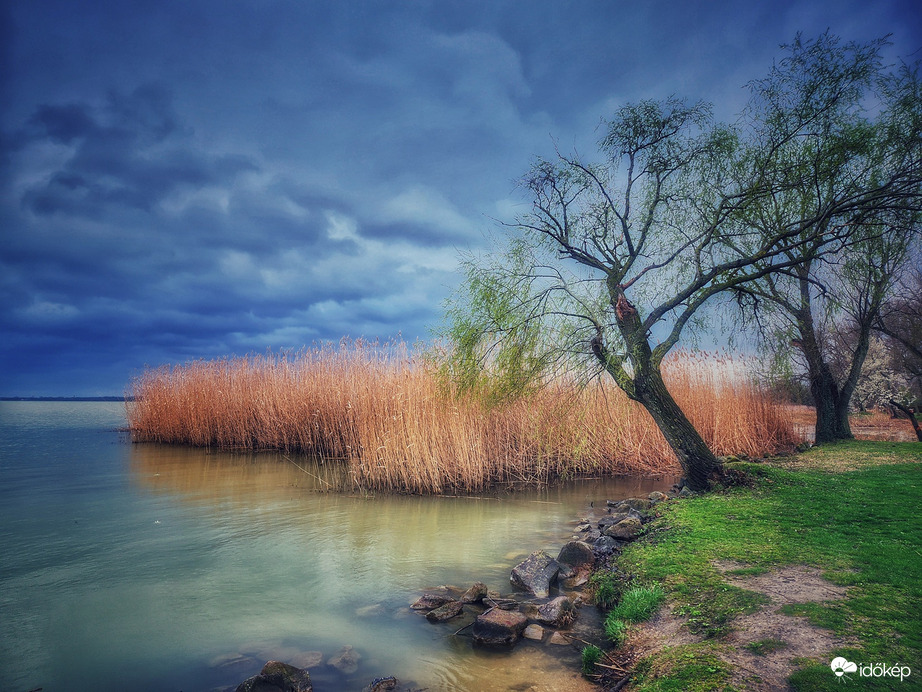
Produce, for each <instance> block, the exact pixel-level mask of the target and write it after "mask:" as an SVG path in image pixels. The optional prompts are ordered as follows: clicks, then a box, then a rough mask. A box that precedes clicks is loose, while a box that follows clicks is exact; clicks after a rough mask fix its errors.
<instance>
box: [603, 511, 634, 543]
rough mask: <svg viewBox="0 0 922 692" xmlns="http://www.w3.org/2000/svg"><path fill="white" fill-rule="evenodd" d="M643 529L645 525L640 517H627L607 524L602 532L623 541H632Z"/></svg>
mask: <svg viewBox="0 0 922 692" xmlns="http://www.w3.org/2000/svg"><path fill="white" fill-rule="evenodd" d="M642 530H643V525H642V524H641V523H640V519H637V518H636V517H627V518H625V519H622V520H621V521H619V522H618V523H617V524H612V525H610V526H606V527H605V529H604V530H603V531H602V533H603V534H605V535H606V536H611V537H612V538H616V539H618V540H621V541H632V540H634V539H635V538H637V537H638V536H639V535H640V532H641V531H642Z"/></svg>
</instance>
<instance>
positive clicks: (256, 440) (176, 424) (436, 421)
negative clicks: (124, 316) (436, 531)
mask: <svg viewBox="0 0 922 692" xmlns="http://www.w3.org/2000/svg"><path fill="white" fill-rule="evenodd" d="M719 366H720V363H719V362H718V361H717V360H716V359H714V358H711V357H706V356H692V355H689V354H681V355H680V356H678V357H677V358H674V359H673V360H672V361H671V362H670V364H669V367H668V368H667V375H668V381H669V383H670V389H671V390H672V391H673V393H674V395H675V396H676V398H677V400H678V401H679V403H680V405H681V406H682V407H683V409H684V410H685V411H686V412H687V413H688V415H689V416H690V418H691V419H692V422H693V423H694V424H695V425H696V426H697V427H698V429H699V430H700V431H701V433H702V435H703V436H704V438H705V439H706V440H707V441H708V443H709V444H710V445H711V447H712V449H714V450H715V452H716V453H718V454H729V453H737V454H739V453H745V454H750V455H762V454H767V453H770V452H772V451H775V450H777V449H778V448H779V447H780V446H782V445H786V444H790V443H791V442H792V441H794V434H793V430H792V427H791V425H790V424H789V422H788V421H787V420H786V418H785V417H784V412H783V409H782V408H781V407H778V406H775V405H774V404H773V402H771V401H770V400H769V399H768V398H767V396H766V395H765V394H764V393H762V392H760V391H758V390H756V389H755V388H753V387H752V386H751V385H749V384H747V383H745V382H743V381H741V380H740V378H739V377H734V376H730V375H728V374H727V372H728V371H730V370H735V369H738V368H724V369H722V368H721V367H719ZM129 395H130V396H131V397H133V398H134V401H132V402H131V403H130V404H129V406H128V418H129V424H130V427H131V430H132V433H133V437H134V439H135V440H136V441H157V442H167V443H181V444H191V445H197V446H214V447H219V448H243V449H278V450H283V451H287V452H299V453H306V454H311V455H316V456H318V457H320V458H321V459H324V460H331V459H335V460H340V461H342V462H343V463H347V464H348V465H349V469H350V471H351V476H352V480H353V483H354V484H355V485H356V486H358V487H362V488H367V489H374V490H400V491H407V492H420V493H432V492H435V493H438V492H444V491H447V490H451V491H476V490H481V489H483V488H485V487H488V486H490V485H494V484H503V483H521V482H531V483H542V482H547V481H550V480H552V479H555V478H559V477H567V476H571V477H572V476H579V475H587V474H599V473H605V474H621V473H642V474H655V473H673V472H678V470H679V469H678V465H677V463H676V461H675V457H674V455H673V454H672V452H671V450H670V449H669V447H668V445H667V444H666V443H665V441H664V440H663V438H662V436H661V434H660V433H659V431H658V430H657V428H656V426H655V424H654V423H653V421H652V420H651V419H650V417H649V416H648V415H647V413H646V412H645V411H644V410H643V409H642V408H641V407H640V406H638V405H636V404H634V403H633V402H631V401H629V400H628V399H627V398H626V397H625V396H624V395H623V394H622V393H621V392H620V391H619V390H618V389H617V388H616V387H615V386H614V385H612V384H610V383H608V382H604V381H603V382H597V383H594V384H591V385H589V386H587V387H583V388H578V387H575V386H568V385H564V384H557V385H552V386H548V387H546V388H544V389H542V390H541V391H539V392H538V393H535V394H532V395H529V396H528V397H525V398H522V399H519V400H516V401H513V402H510V403H508V404H505V405H503V406H494V407H487V406H485V405H483V404H482V402H480V401H478V400H476V399H474V398H471V397H467V398H465V397H459V396H452V395H447V394H446V391H445V386H444V383H443V382H442V380H440V379H439V377H438V375H436V374H435V372H434V371H433V370H432V368H430V367H427V365H426V364H425V362H424V361H423V360H422V359H417V358H414V357H412V356H410V355H409V354H408V352H407V350H406V348H404V347H401V346H398V347H395V346H394V345H390V346H388V347H386V348H376V347H374V346H373V345H365V344H361V343H359V344H351V345H348V346H341V347H340V348H339V349H334V348H331V347H322V348H316V349H312V350H308V351H302V352H299V353H297V354H280V355H266V356H247V357H244V358H228V359H222V360H216V361H197V362H192V363H188V364H185V365H181V366H172V367H163V368H159V369H153V370H149V371H147V372H145V373H144V374H143V375H141V376H140V377H139V378H137V379H136V380H135V381H134V382H133V383H132V386H131V389H130V391H129Z"/></svg>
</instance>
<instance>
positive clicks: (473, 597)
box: [461, 581, 489, 603]
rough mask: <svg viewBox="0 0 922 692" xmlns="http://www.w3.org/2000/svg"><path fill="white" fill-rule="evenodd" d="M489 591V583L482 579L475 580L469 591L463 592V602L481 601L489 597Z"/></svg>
mask: <svg viewBox="0 0 922 692" xmlns="http://www.w3.org/2000/svg"><path fill="white" fill-rule="evenodd" d="M488 593H489V591H488V589H487V585H486V584H484V583H483V582H482V581H477V582H474V585H473V586H471V588H469V589H468V590H467V591H465V592H464V593H463V594H461V602H462V603H479V602H480V601H482V600H483V599H484V598H486V597H487V594H488Z"/></svg>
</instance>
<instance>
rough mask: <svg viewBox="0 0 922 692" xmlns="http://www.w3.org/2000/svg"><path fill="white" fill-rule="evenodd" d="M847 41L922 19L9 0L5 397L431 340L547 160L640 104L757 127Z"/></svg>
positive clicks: (0, 208) (553, 4) (648, 0)
mask: <svg viewBox="0 0 922 692" xmlns="http://www.w3.org/2000/svg"><path fill="white" fill-rule="evenodd" d="M827 29H829V30H831V31H832V32H833V33H835V34H838V35H839V36H841V37H842V38H843V39H846V40H858V41H870V40H872V39H875V38H879V37H881V36H884V35H887V34H892V36H891V41H892V45H891V46H890V47H889V48H888V50H887V57H888V59H890V60H894V61H896V60H899V59H904V60H907V61H914V60H917V59H919V58H920V57H922V50H920V49H922V7H920V6H919V4H918V1H917V0H816V1H812V0H802V1H800V2H792V1H789V0H747V2H740V1H739V0H711V1H701V0H675V1H670V0H643V1H642V2H625V1H623V0H580V1H569V2H567V1H565V0H529V2H504V1H502V0H476V1H474V0H471V1H465V2H462V1H452V0H444V1H443V0H390V1H385V0H343V1H342V2H332V1H330V2H320V1H319V0H176V1H171V0H162V1H160V2H150V0H143V1H140V2H137V1H134V0H117V1H111V0H92V1H89V0H60V1H58V0H18V1H16V0H12V1H7V2H2V3H0V104H2V108H0V396H55V395H57V396H101V395H121V394H123V393H124V392H125V391H126V388H127V386H128V384H129V382H130V381H131V379H132V378H133V377H136V376H137V375H139V374H140V373H141V372H143V371H144V369H145V368H147V367H156V366H160V365H163V364H171V363H184V362H188V361H190V360H195V359H200V358H205V359H210V358H217V357H221V356H225V355H243V354H246V353H266V352H267V351H272V352H277V351H279V350H283V349H294V350H297V349H299V348H302V347H305V346H310V345H311V344H314V343H321V342H326V341H339V339H340V338H342V337H351V338H359V337H364V338H368V339H382V340H386V339H391V338H395V337H398V336H399V337H400V338H402V339H404V340H406V341H408V342H413V341H415V340H417V339H422V340H427V339H431V338H432V333H433V332H432V330H433V329H434V328H437V327H438V325H439V324H440V323H441V321H442V316H443V305H444V301H445V299H446V298H447V297H448V296H449V295H450V294H451V292H452V291H453V290H454V289H455V288H456V287H457V286H458V284H459V282H460V279H461V275H460V274H459V272H458V262H459V257H460V254H461V253H464V252H488V251H489V250H490V247H491V243H492V242H494V241H493V240H491V238H493V237H495V235H496V233H497V231H498V229H500V228H501V224H502V223H503V222H510V221H513V220H514V218H515V216H516V215H517V214H519V213H521V212H523V211H525V210H527V205H526V200H525V198H524V196H523V194H522V192H521V191H520V190H519V189H518V188H517V186H516V180H517V179H518V178H519V177H521V176H522V175H523V174H524V173H525V172H526V171H527V169H528V167H529V165H530V164H531V162H532V161H533V160H534V158H535V157H536V156H552V155H553V153H554V151H555V147H556V148H559V149H562V150H566V151H572V150H574V149H576V150H578V151H580V152H581V153H587V154H590V155H591V154H592V152H593V151H594V150H595V148H596V145H597V142H598V139H599V137H600V136H601V135H600V130H599V129H598V128H599V124H600V122H601V121H602V119H604V118H606V117H608V116H610V115H611V114H612V113H613V112H614V110H615V109H616V108H618V107H619V106H620V105H623V104H626V103H629V102H633V101H637V100H640V99H646V98H664V97H667V96H670V95H673V94H675V95H679V96H685V97H688V98H689V99H692V100H698V99H704V100H706V101H710V102H713V103H714V104H715V112H716V115H717V117H718V118H719V119H721V120H732V119H733V118H734V117H735V115H736V114H737V113H738V112H739V110H740V108H741V107H742V106H743V105H744V104H745V102H746V98H747V91H746V89H745V84H746V83H747V82H748V81H750V80H752V79H756V78H758V77H761V76H763V75H764V74H765V73H766V72H767V71H768V69H769V68H770V66H771V64H772V61H773V60H776V59H778V58H779V57H780V56H781V52H780V50H779V45H780V44H783V43H789V42H790V41H791V40H792V39H793V38H794V36H795V35H796V34H797V33H798V32H802V33H803V35H804V36H806V37H815V36H817V35H819V34H820V33H822V32H823V31H825V30H827Z"/></svg>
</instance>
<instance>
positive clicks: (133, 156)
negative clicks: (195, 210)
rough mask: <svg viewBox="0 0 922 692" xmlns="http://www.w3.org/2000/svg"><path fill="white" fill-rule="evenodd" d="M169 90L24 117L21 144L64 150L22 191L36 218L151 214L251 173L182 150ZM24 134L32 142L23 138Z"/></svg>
mask: <svg viewBox="0 0 922 692" xmlns="http://www.w3.org/2000/svg"><path fill="white" fill-rule="evenodd" d="M185 134H186V133H184V132H183V130H182V129H181V128H180V126H179V123H178V121H177V117H176V115H175V113H174V111H173V106H172V100H171V97H170V94H169V93H168V91H167V90H166V89H165V88H164V87H163V86H162V85H158V84H147V85H143V86H140V87H138V88H137V89H135V90H134V91H133V92H131V93H130V94H127V95H126V94H122V93H120V92H118V91H112V92H110V93H109V96H108V99H107V101H106V103H105V105H104V106H102V107H101V108H98V109H94V108H92V107H90V106H89V105H87V104H64V105H55V104H42V105H40V106H39V107H38V108H37V109H36V111H35V113H34V114H33V115H32V116H31V117H30V118H29V123H28V128H27V129H26V137H27V141H29V143H30V144H31V145H32V146H33V147H35V146H37V145H39V144H40V143H41V142H42V140H43V139H47V140H48V141H49V142H51V143H54V144H61V145H67V146H68V148H69V149H70V150H71V151H69V152H68V154H67V155H66V158H65V159H64V160H63V161H62V163H61V165H60V167H59V168H58V170H52V171H49V172H48V174H47V178H46V180H44V181H43V182H42V183H40V184H37V185H34V186H32V187H30V188H28V189H26V191H25V192H24V194H23V196H22V200H21V203H22V205H23V206H24V207H25V208H27V209H28V210H30V211H32V212H33V213H35V214H40V215H44V214H54V213H68V214H76V215H83V216H90V217H100V216H101V215H103V214H105V213H106V212H107V211H108V210H110V209H113V208H115V209H117V208H118V207H121V206H124V207H131V208H135V209H140V210H143V211H151V210H152V209H153V208H154V207H155V206H156V205H157V204H159V203H160V202H161V201H163V200H164V199H165V198H166V197H168V196H169V195H170V194H172V193H174V192H175V191H177V190H179V189H181V188H183V187H203V186H206V185H214V184H218V183H223V182H227V181H230V180H233V178H234V177H235V176H236V175H238V174H239V173H241V172H244V171H255V170H257V167H256V166H255V165H254V164H253V163H252V162H251V161H248V160H247V159H245V158H244V157H239V156H238V157H234V156H218V157H214V156H204V155H198V156H196V155H194V154H192V153H191V152H190V151H189V150H188V149H187V148H186V147H184V146H183V145H184V144H185V140H186V139H187V137H186V136H184V135H185ZM30 135H31V136H30Z"/></svg>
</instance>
